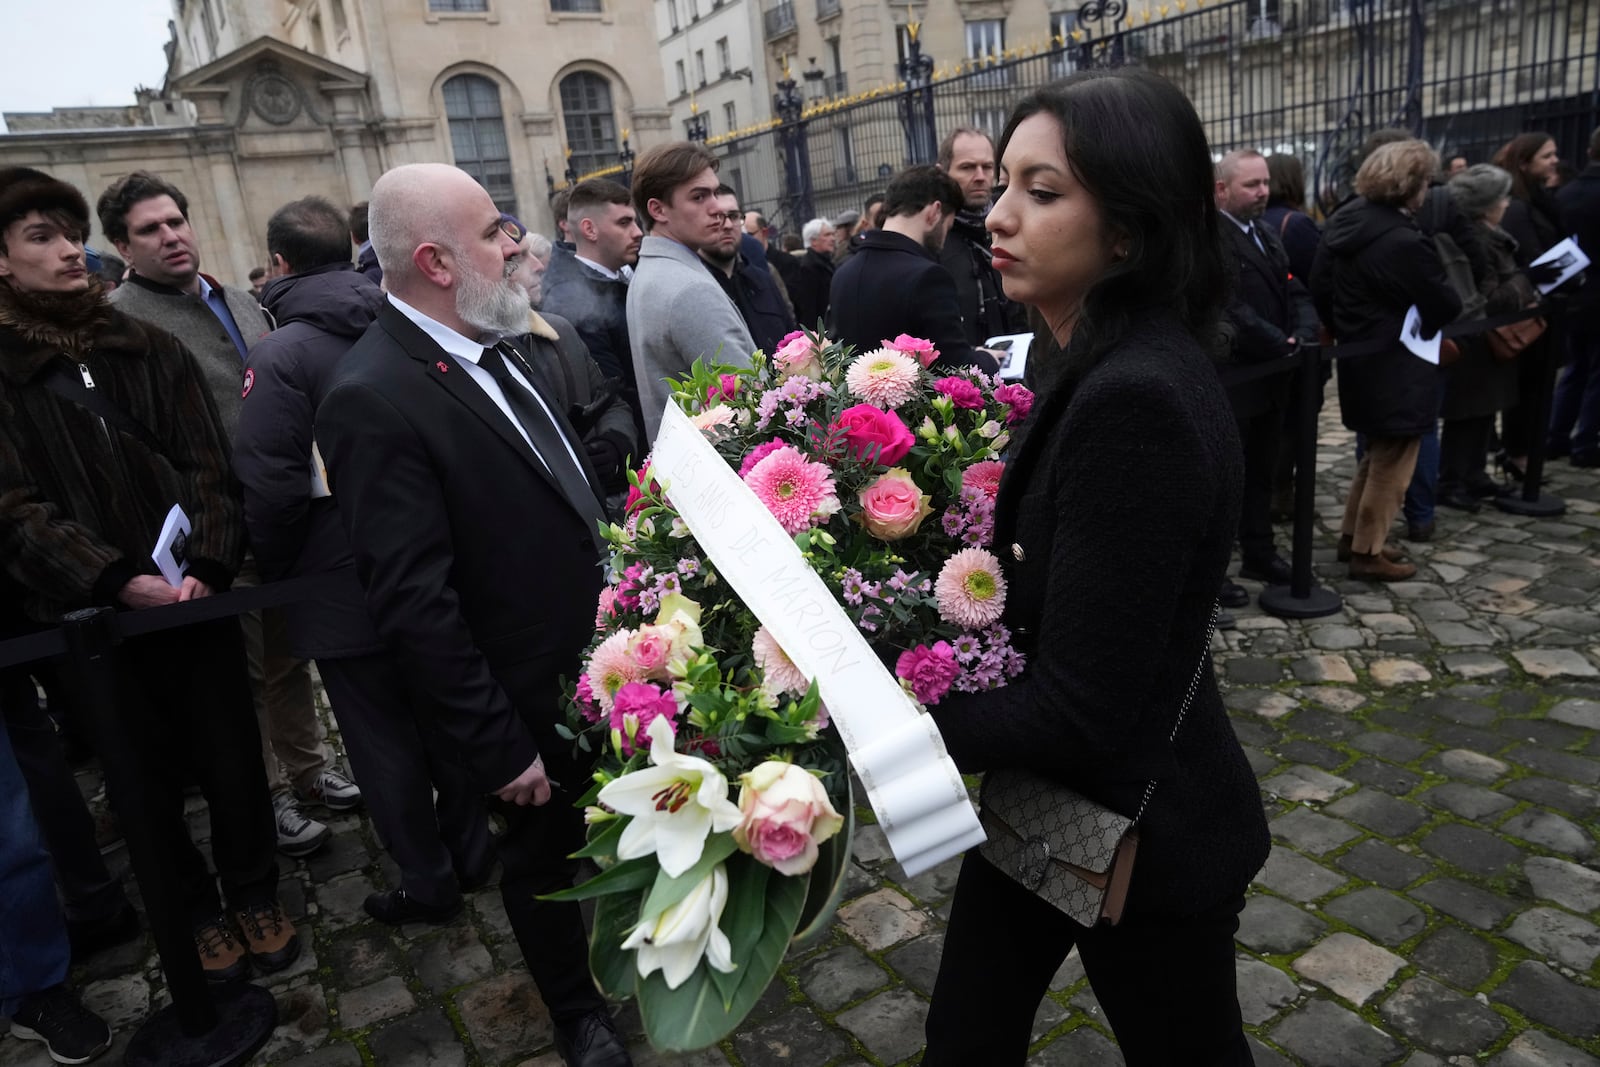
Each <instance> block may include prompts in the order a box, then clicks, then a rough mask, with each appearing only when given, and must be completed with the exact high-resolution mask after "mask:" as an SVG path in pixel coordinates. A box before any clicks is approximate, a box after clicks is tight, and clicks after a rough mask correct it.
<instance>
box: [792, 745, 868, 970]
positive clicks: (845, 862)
mask: <svg viewBox="0 0 1600 1067" xmlns="http://www.w3.org/2000/svg"><path fill="white" fill-rule="evenodd" d="M848 780H849V779H848V776H846V781H848ZM846 796H847V803H846V804H845V806H844V808H843V810H842V814H843V815H844V826H842V827H840V829H839V832H838V833H836V834H834V835H833V836H832V837H830V838H828V839H827V840H826V841H824V842H823V843H822V844H820V845H818V846H817V863H816V866H814V867H812V868H811V880H810V884H809V887H808V888H807V890H806V903H805V907H804V908H802V909H801V912H800V924H799V929H798V930H796V931H795V935H794V939H795V940H796V941H806V940H809V939H810V938H813V937H816V936H817V935H818V934H820V933H821V932H822V931H823V930H825V929H826V928H827V926H828V923H829V922H830V921H831V920H832V919H833V913H834V912H835V911H837V910H838V909H839V901H840V900H841V899H842V898H843V897H844V880H845V876H846V875H847V874H848V873H849V870H850V843H851V841H852V840H854V838H855V836H856V807H855V804H854V803H853V802H854V800H855V796H854V789H853V788H852V789H851V790H850V792H849V793H848V794H846Z"/></svg>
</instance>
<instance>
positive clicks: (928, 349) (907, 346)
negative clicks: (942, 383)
mask: <svg viewBox="0 0 1600 1067" xmlns="http://www.w3.org/2000/svg"><path fill="white" fill-rule="evenodd" d="M883 347H884V348H892V349H894V350H895V351H896V352H904V353H905V354H906V355H908V356H910V357H912V358H913V359H915V360H916V361H917V362H918V363H921V364H922V365H923V366H924V367H931V366H932V365H933V361H934V360H936V359H938V358H939V350H938V349H937V348H934V347H933V342H932V341H924V340H923V339H922V338H920V337H912V336H911V335H910V334H904V333H903V334H901V335H900V336H899V337H896V338H895V339H894V340H893V341H885V342H883Z"/></svg>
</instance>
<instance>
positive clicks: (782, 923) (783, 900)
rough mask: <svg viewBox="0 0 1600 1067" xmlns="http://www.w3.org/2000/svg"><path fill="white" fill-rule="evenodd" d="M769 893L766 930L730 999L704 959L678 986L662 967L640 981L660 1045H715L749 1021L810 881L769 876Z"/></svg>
mask: <svg viewBox="0 0 1600 1067" xmlns="http://www.w3.org/2000/svg"><path fill="white" fill-rule="evenodd" d="M764 893H765V896H766V910H765V913H764V915H763V919H762V926H761V934H760V936H759V937H758V938H757V939H756V942H755V944H754V945H753V946H752V948H751V953H750V960H749V962H748V963H747V964H746V965H745V966H743V967H740V968H739V970H740V971H742V972H743V974H742V975H741V977H740V980H739V987H738V989H737V990H735V991H734V994H733V999H732V1002H731V1003H724V1001H723V998H722V994H721V992H720V991H719V990H718V988H717V983H716V982H715V981H714V980H713V979H712V977H711V974H710V971H711V967H710V965H709V964H707V963H706V962H705V961H704V960H702V961H700V965H699V966H698V967H696V968H695V970H694V973H693V974H692V975H690V976H689V978H688V979H687V980H686V981H685V982H684V983H683V984H682V985H681V986H679V987H678V988H677V989H668V988H667V983H666V980H665V979H663V978H662V977H661V972H660V971H657V972H656V973H654V974H652V975H651V976H650V977H649V978H645V979H641V980H640V981H639V983H638V989H639V1015H640V1017H641V1018H642V1019H643V1020H644V1028H645V1033H646V1034H648V1035H649V1037H650V1043H651V1044H652V1045H654V1046H655V1047H656V1048H658V1049H662V1050H664V1051H667V1052H690V1051H693V1050H695V1049H702V1048H707V1047H709V1046H711V1045H714V1044H716V1043H717V1042H718V1041H721V1040H722V1039H723V1038H724V1037H727V1036H728V1034H729V1033H731V1032H732V1031H733V1028H734V1027H736V1026H738V1025H739V1024H740V1023H741V1022H743V1021H744V1017H745V1016H746V1015H748V1014H750V1009H751V1008H754V1007H755V1006H756V1001H758V1000H760V999H761V994H762V993H764V992H766V989H767V986H769V985H771V984H772V978H773V976H774V975H776V974H777V973H778V965H779V964H780V963H782V962H783V954H784V951H785V950H786V949H787V948H788V947H789V938H790V937H791V936H792V935H793V933H794V928H795V923H796V922H798V921H799V918H800V908H801V906H802V905H803V904H804V903H805V895H806V880H805V879H804V878H769V879H768V881H767V885H766V888H765V890H764ZM723 914H724V915H726V914H727V912H726V911H724V912H723ZM724 929H726V928H724ZM730 940H731V939H730ZM736 973H737V972H736Z"/></svg>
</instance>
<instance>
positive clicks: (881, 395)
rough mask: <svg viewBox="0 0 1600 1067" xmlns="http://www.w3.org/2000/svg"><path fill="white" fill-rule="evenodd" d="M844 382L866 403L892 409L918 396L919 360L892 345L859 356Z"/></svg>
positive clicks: (845, 376)
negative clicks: (900, 351)
mask: <svg viewBox="0 0 1600 1067" xmlns="http://www.w3.org/2000/svg"><path fill="white" fill-rule="evenodd" d="M844 383H845V385H846V386H847V387H848V388H849V390H850V391H851V392H852V393H854V394H855V395H856V396H859V397H860V398H861V399H863V400H865V401H866V402H867V403H869V404H876V405H878V407H880V408H885V409H890V410H892V409H894V408H897V407H899V406H900V405H901V404H904V403H905V402H906V401H908V400H910V399H911V398H912V397H914V396H916V395H917V392H918V387H919V385H920V384H921V383H920V381H919V376H918V374H917V361H916V360H914V359H912V358H911V357H910V356H907V355H903V354H901V353H899V352H896V351H895V350H894V349H892V348H879V349H876V350H874V351H872V352H868V353H867V354H866V355H864V356H860V357H857V359H856V360H855V361H854V362H853V363H851V364H850V369H849V370H847V371H845V373H844Z"/></svg>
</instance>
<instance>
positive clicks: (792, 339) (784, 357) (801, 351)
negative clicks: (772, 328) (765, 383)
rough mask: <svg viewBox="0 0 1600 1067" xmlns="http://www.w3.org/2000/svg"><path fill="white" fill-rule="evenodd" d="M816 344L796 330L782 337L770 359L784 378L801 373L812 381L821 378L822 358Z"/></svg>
mask: <svg viewBox="0 0 1600 1067" xmlns="http://www.w3.org/2000/svg"><path fill="white" fill-rule="evenodd" d="M820 355H821V354H820V353H819V352H818V351H817V346H816V345H814V344H812V343H811V339H810V338H809V337H807V336H806V335H805V334H803V333H800V332H798V331H796V332H795V333H791V334H790V335H789V336H788V337H786V338H784V340H783V343H782V344H780V345H779V346H778V351H777V352H776V353H774V354H773V357H772V361H773V362H774V363H776V364H777V365H778V372H779V374H780V375H781V376H782V377H784V378H792V377H794V376H795V375H797V374H798V375H802V376H804V377H807V378H810V379H811V380H812V381H821V380H822V360H821V359H820V358H819V357H820Z"/></svg>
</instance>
